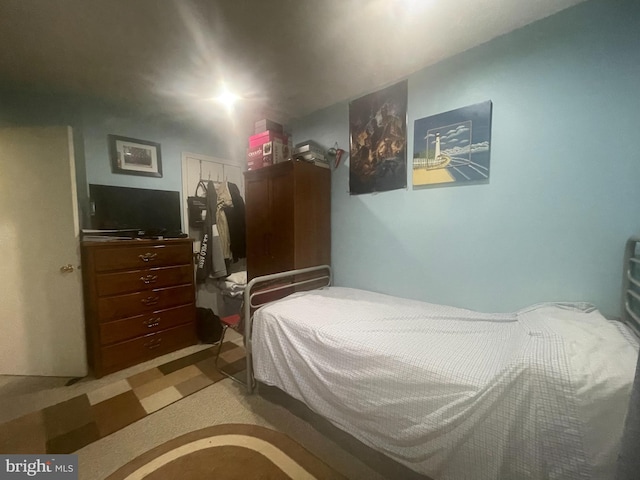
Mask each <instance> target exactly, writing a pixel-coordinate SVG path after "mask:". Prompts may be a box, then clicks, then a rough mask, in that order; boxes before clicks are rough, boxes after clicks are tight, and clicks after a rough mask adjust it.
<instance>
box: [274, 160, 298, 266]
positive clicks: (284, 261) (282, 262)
mask: <svg viewBox="0 0 640 480" xmlns="http://www.w3.org/2000/svg"><path fill="white" fill-rule="evenodd" d="M271 172H272V174H271V175H270V178H269V235H268V243H269V246H268V251H269V270H270V272H269V273H277V272H284V271H286V270H291V269H293V268H294V254H295V244H294V222H293V211H294V210H293V207H294V205H293V199H294V195H293V194H294V186H295V185H294V175H293V174H294V170H293V169H292V168H288V169H284V170H283V169H277V170H276V169H272V170H271Z"/></svg>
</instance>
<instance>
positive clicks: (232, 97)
mask: <svg viewBox="0 0 640 480" xmlns="http://www.w3.org/2000/svg"><path fill="white" fill-rule="evenodd" d="M215 99H216V101H218V102H220V103H221V104H223V105H224V106H225V107H226V108H227V110H231V109H233V106H234V105H235V103H236V102H237V101H238V100H239V99H240V97H239V96H238V95H236V94H235V93H233V92H232V91H231V90H229V89H228V88H227V87H226V86H223V87H222V90H221V92H220V94H219V95H218V96H217V97H216V98H215Z"/></svg>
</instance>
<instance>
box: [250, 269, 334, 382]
mask: <svg viewBox="0 0 640 480" xmlns="http://www.w3.org/2000/svg"><path fill="white" fill-rule="evenodd" d="M300 276H303V278H301V279H299V278H296V277H300ZM329 285H331V267H330V266H329V265H318V266H316V267H309V268H301V269H298V270H290V271H287V272H281V273H273V274H271V275H263V276H261V277H256V278H254V279H252V280H251V281H250V282H249V283H247V286H246V287H245V290H244V307H243V308H244V311H243V318H244V346H245V350H246V361H247V390H248V392H249V393H250V394H251V393H253V391H254V388H255V379H254V377H253V354H252V335H253V314H254V311H255V310H256V309H258V308H259V307H261V306H262V305H266V304H267V303H270V302H272V301H275V299H274V298H273V297H272V296H271V295H269V294H272V293H276V292H281V293H283V294H284V295H282V297H284V296H286V295H288V294H289V293H290V291H291V290H292V289H293V290H294V291H296V292H298V291H303V290H313V289H317V288H322V287H328V286H329ZM301 287H306V288H301ZM284 291H289V293H287V292H284ZM260 297H264V300H263V301H262V302H261V301H259V298H260ZM282 297H280V298H282Z"/></svg>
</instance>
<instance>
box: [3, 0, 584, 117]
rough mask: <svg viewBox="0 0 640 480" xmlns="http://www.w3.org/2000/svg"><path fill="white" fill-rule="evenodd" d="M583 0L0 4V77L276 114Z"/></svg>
mask: <svg viewBox="0 0 640 480" xmlns="http://www.w3.org/2000/svg"><path fill="white" fill-rule="evenodd" d="M581 1H583V0H535V1H527V0H457V1H456V2H452V1H446V0H173V1H172V0H2V1H1V2H0V38H2V43H3V48H2V49H0V85H2V86H4V87H11V88H14V87H20V88H26V89H33V90H34V91H44V92H52V93H79V94H82V95H87V96H95V97H100V98H105V99H107V100H109V101H113V102H118V103H132V102H133V103H135V104H141V105H146V106H149V105H152V106H153V107H154V108H160V109H163V110H165V111H167V112H172V113H173V114H176V115H177V114H182V115H186V114H193V115H199V116H205V117H206V116H207V115H210V116H212V117H215V116H220V115H222V114H226V112H224V109H222V108H221V107H220V106H218V105H217V104H216V102H215V101H213V100H212V97H214V96H215V95H216V93H217V87H218V85H219V83H220V81H224V82H226V83H227V85H229V86H230V87H231V88H233V89H235V90H236V91H237V92H238V93H239V94H241V95H242V96H243V97H244V100H243V101H242V102H241V104H240V107H239V108H240V110H238V111H237V112H238V113H239V112H242V114H243V115H244V116H245V117H251V118H252V120H256V119H258V118H263V117H267V118H272V119H275V120H279V121H282V122H286V121H288V120H290V119H292V118H295V117H299V116H302V115H305V114H308V113H310V112H313V111H315V110H318V109H320V108H323V107H326V106H329V105H332V104H334V103H337V102H340V101H343V100H347V99H351V98H357V97H358V96H360V95H363V94H366V93H369V92H371V91H375V90H377V89H379V88H381V87H385V86H387V85H390V84H392V83H394V82H396V81H398V80H400V79H403V78H406V77H407V76H408V75H410V74H411V73H413V72H415V71H417V70H420V69H422V68H424V67H425V66H428V65H430V64H433V63H435V62H437V61H439V60H442V59H444V58H446V57H450V56H452V55H454V54H456V53H459V52H461V51H464V50H467V49H469V48H471V47H473V46H476V45H478V44H481V43H484V42H487V41H488V40H490V39H492V38H495V37H497V36H499V35H502V34H505V33H507V32H509V31H512V30H514V29H517V28H519V27H522V26H524V25H526V24H528V23H531V22H533V21H535V20H538V19H540V18H543V17H546V16H548V15H551V14H553V13H555V12H557V11H559V10H562V9H564V8H567V7H569V6H572V5H575V4H577V3H580V2H581Z"/></svg>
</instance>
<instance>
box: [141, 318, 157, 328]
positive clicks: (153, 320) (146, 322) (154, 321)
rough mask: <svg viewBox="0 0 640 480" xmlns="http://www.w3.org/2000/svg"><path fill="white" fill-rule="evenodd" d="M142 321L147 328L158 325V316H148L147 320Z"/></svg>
mask: <svg viewBox="0 0 640 480" xmlns="http://www.w3.org/2000/svg"><path fill="white" fill-rule="evenodd" d="M142 323H143V324H144V325H146V326H147V328H153V327H157V326H158V325H160V317H156V318H149V319H147V320H143V322H142Z"/></svg>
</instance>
